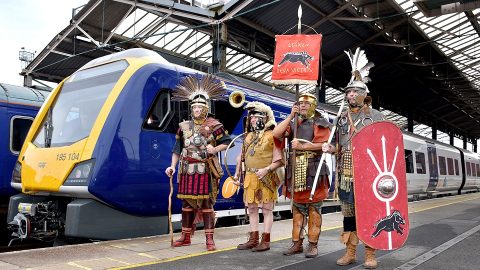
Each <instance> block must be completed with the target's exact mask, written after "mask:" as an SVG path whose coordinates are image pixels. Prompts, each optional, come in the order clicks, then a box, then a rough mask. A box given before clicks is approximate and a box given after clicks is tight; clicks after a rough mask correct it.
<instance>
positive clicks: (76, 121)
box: [8, 49, 479, 240]
mask: <svg viewBox="0 0 480 270" xmlns="http://www.w3.org/2000/svg"><path fill="white" fill-rule="evenodd" d="M189 75H194V76H203V74H202V73H199V72H198V71H195V70H192V69H188V68H184V67H181V66H177V65H173V64H170V63H168V62H167V61H166V60H164V59H163V58H162V57H160V56H159V55H158V54H156V53H154V52H152V51H148V50H144V49H131V50H127V51H124V52H120V53H116V54H112V55H108V56H105V57H102V58H99V59H96V60H93V61H91V62H89V63H88V64H86V65H85V66H84V67H82V68H80V69H79V70H78V71H77V72H75V73H74V74H72V75H71V76H70V77H68V78H66V79H65V80H64V81H63V82H62V83H61V84H60V85H59V86H58V87H57V88H56V89H55V90H54V91H53V92H52V94H51V96H50V97H49V98H48V99H47V100H46V102H45V104H44V107H43V108H42V110H41V111H40V112H39V115H38V117H37V118H36V119H35V121H34V123H33V124H32V128H31V129H30V131H29V133H28V135H27V138H26V140H25V144H24V146H23V148H22V150H21V152H20V155H19V157H18V161H17V165H16V166H15V171H14V172H13V177H12V183H11V185H12V187H14V188H16V189H17V190H21V191H22V192H23V194H18V195H15V196H12V197H11V199H10V204H9V210H8V221H9V224H10V229H11V230H12V231H13V235H14V236H15V237H18V238H21V239H23V238H30V237H35V238H40V239H43V240H51V239H53V238H55V237H56V236H57V235H58V234H64V235H65V236H67V237H79V238H93V239H116V238H125V237H134V236H143V235H152V234H158V233H165V232H167V228H168V227H167V220H166V215H167V205H168V204H167V201H168V200H167V197H168V191H169V183H168V178H167V177H166V175H165V174H164V170H165V168H166V167H167V166H169V164H170V159H171V150H172V147H173V144H174V141H175V132H176V129H177V128H178V123H179V122H180V121H182V120H184V119H188V118H189V106H188V104H187V103H184V102H177V101H175V102H173V101H171V91H172V90H173V89H174V88H175V86H176V85H177V84H178V83H179V82H180V81H181V80H182V79H183V78H184V77H185V76H189ZM217 77H218V79H219V80H221V81H223V82H224V83H225V86H226V90H227V92H229V93H232V92H235V91H241V92H243V93H244V94H245V97H246V100H247V101H251V100H258V101H261V102H265V103H266V104H268V105H269V106H270V107H272V110H273V111H274V115H275V117H276V118H277V120H278V121H281V120H282V119H284V118H285V117H286V116H287V115H288V114H289V113H290V110H291V107H292V104H293V101H294V95H293V94H291V93H286V92H282V91H279V90H272V89H271V88H269V87H267V86H264V85H261V84H258V83H253V82H249V81H247V80H243V79H240V78H237V77H233V76H231V75H228V74H223V73H222V74H217ZM225 98H227V97H225ZM320 107H321V109H323V110H325V111H326V113H327V114H328V115H329V118H330V119H332V117H333V115H334V114H335V109H334V108H332V107H328V106H325V105H321V106H320ZM211 109H212V113H213V114H214V115H215V117H216V118H219V119H220V120H221V122H222V123H224V125H225V128H226V129H227V130H228V131H229V132H230V133H231V134H233V135H234V136H235V135H237V134H240V133H242V132H243V119H244V116H245V111H244V110H243V109H242V108H233V107H232V106H230V105H229V104H228V103H227V102H222V101H217V102H214V103H213V104H212V106H211ZM404 141H405V149H406V150H405V151H406V153H405V154H406V155H405V156H406V159H407V160H406V161H407V180H408V188H409V193H410V194H420V193H422V194H427V193H428V192H430V193H431V192H435V191H437V192H438V191H440V190H441V189H442V188H443V189H444V190H443V191H446V190H450V189H452V190H455V191H460V189H461V187H462V185H463V184H468V186H469V187H471V188H477V189H478V187H479V183H478V181H476V182H475V180H473V179H470V178H469V176H468V175H467V176H465V173H464V172H463V171H462V169H461V168H464V164H463V163H464V161H463V159H462V158H461V156H462V153H463V155H465V156H466V157H470V156H472V155H470V153H467V152H466V151H463V150H462V151H460V150H458V149H456V148H454V147H452V146H448V145H446V144H442V143H439V142H436V141H433V140H428V139H425V138H422V137H420V136H416V135H412V134H405V137H404ZM240 145H241V144H240V143H238V144H237V145H236V146H235V147H234V148H232V150H231V152H230V153H229V160H227V164H228V166H229V168H230V170H231V171H233V170H234V164H235V156H236V155H237V154H238V153H239V151H240ZM408 151H410V152H408ZM440 157H442V158H440ZM220 159H222V156H220ZM467 159H468V158H467ZM457 161H458V165H456V164H457ZM468 162H469V164H470V165H469V166H468V168H470V174H472V175H473V173H472V170H474V171H475V174H477V173H478V171H479V170H478V168H477V167H476V166H477V165H476V164H478V156H476V159H475V156H472V160H471V161H468ZM439 163H441V164H444V163H445V168H446V169H445V170H446V171H445V170H444V168H443V167H442V168H440V169H439V168H438V164H439ZM329 164H330V165H331V166H330V167H331V168H332V167H334V162H331V160H330V161H329ZM472 164H475V165H472ZM457 167H458V168H460V169H459V170H457ZM450 169H452V170H450ZM465 170H466V172H467V173H468V170H467V169H465ZM457 172H458V174H457ZM450 173H453V174H450ZM334 174H335V173H334V172H332V173H331V178H332V179H333V178H334V177H333V176H334ZM476 179H478V178H476ZM223 180H224V179H222V181H223ZM465 186H467V185H465ZM174 190H176V188H174ZM173 201H174V205H173V212H174V213H179V212H180V207H181V205H180V201H179V200H173ZM243 207H244V205H243V202H242V193H240V194H238V195H237V196H233V197H232V198H228V199H227V198H222V197H221V195H219V198H218V200H217V204H216V205H215V210H216V211H217V214H219V215H218V216H221V215H222V214H221V213H223V214H225V215H238V214H239V213H242V212H243ZM283 207H285V209H287V208H288V204H287V205H284V206H283ZM279 208H280V209H281V207H277V210H278V209H279Z"/></svg>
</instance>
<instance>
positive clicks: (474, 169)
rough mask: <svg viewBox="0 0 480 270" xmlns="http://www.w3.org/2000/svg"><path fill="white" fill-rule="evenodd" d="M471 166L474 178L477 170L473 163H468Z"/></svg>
mask: <svg viewBox="0 0 480 270" xmlns="http://www.w3.org/2000/svg"><path fill="white" fill-rule="evenodd" d="M470 165H471V166H472V176H474V177H476V176H477V168H476V166H475V163H470Z"/></svg>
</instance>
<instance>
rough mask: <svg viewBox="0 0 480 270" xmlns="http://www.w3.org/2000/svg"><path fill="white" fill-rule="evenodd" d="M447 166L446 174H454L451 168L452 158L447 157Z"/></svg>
mask: <svg viewBox="0 0 480 270" xmlns="http://www.w3.org/2000/svg"><path fill="white" fill-rule="evenodd" d="M447 168H448V175H454V174H455V172H454V170H453V159H452V158H447Z"/></svg>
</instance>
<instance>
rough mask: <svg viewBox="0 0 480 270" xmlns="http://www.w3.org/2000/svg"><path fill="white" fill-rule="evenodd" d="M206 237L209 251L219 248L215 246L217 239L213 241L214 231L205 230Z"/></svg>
mask: <svg viewBox="0 0 480 270" xmlns="http://www.w3.org/2000/svg"><path fill="white" fill-rule="evenodd" d="M205 239H206V246H207V250H208V251H213V250H215V249H217V248H216V247H215V241H213V231H212V232H208V231H207V230H205Z"/></svg>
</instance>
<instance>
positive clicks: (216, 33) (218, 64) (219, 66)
mask: <svg viewBox="0 0 480 270" xmlns="http://www.w3.org/2000/svg"><path fill="white" fill-rule="evenodd" d="M213 29H214V30H213V46H212V47H213V50H212V68H213V73H217V72H222V71H225V69H226V67H227V46H226V44H227V41H228V33H227V25H226V24H224V23H221V24H218V25H216V26H215V27H213Z"/></svg>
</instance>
